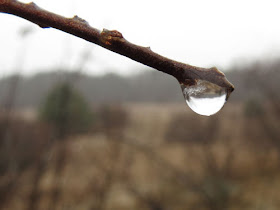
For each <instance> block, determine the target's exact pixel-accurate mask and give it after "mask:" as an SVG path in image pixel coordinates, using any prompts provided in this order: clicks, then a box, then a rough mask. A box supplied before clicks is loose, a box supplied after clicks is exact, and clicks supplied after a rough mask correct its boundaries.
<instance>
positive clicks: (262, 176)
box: [0, 0, 280, 210]
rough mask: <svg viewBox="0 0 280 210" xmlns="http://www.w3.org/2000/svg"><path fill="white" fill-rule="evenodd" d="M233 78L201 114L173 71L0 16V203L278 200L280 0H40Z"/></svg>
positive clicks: (269, 207)
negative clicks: (221, 103) (221, 99)
mask: <svg viewBox="0 0 280 210" xmlns="http://www.w3.org/2000/svg"><path fill="white" fill-rule="evenodd" d="M35 3H37V4H38V5H39V6H40V7H42V8H45V9H47V10H50V11H53V12H56V13H59V14H61V15H65V16H67V17H73V16H74V15H76V14H77V15H78V16H80V17H81V18H84V19H86V20H87V21H88V22H89V24H91V25H92V26H93V27H96V28H98V29H102V28H107V29H112V30H113V29H117V30H119V31H120V32H122V33H123V35H124V37H125V38H126V39H127V40H128V41H131V42H133V43H136V44H139V45H142V46H150V47H151V49H152V50H153V51H155V52H157V53H159V54H162V55H164V56H167V57H169V58H172V59H175V60H178V61H181V62H184V63H189V64H192V65H197V66H200V67H211V66H217V67H218V68H219V69H220V70H222V71H224V72H225V74H226V76H227V78H228V80H229V81H230V82H232V83H233V84H234V85H235V88H236V89H235V91H234V92H233V94H232V95H231V97H230V99H229V101H228V102H227V104H226V105H225V107H224V108H223V109H222V110H221V111H220V112H219V113H217V114H216V115H214V116H211V117H203V116H199V115H197V114H195V113H194V112H192V111H191V110H190V109H189V108H188V107H187V105H186V103H185V101H184V98H183V95H182V92H181V89H180V86H179V84H178V82H177V81H176V79H174V78H172V77H171V76H168V75H165V74H163V73H161V72H158V71H156V70H153V69H151V68H148V67H146V66H144V65H141V64H138V63H136V62H134V61H131V60H129V59H128V58H125V57H122V56H120V55H116V54H114V53H112V52H109V51H107V50H105V49H102V48H100V47H98V46H95V45H93V44H91V43H88V42H86V41H83V40H81V39H79V38H77V37H73V36H71V35H68V34H66V33H63V32H60V31H57V30H54V29H41V28H39V27H38V26H36V25H34V24H32V23H29V22H27V21H25V20H23V19H20V18H18V17H14V16H11V15H7V14H0V20H1V23H2V24H1V33H0V46H1V48H0V209H5V210H6V209H26V210H41V209H42V210H43V209H50V210H51V209H52V210H53V209H73V210H76V209H90V210H109V209H110V210H126V209H135V210H138V209H141V210H142V209H143V210H167V209H168V210H170V209H171V210H173V209H174V210H182V209H192V210H193V209H198V210H226V209H229V210H235V209H254V210H255V209H257V210H263V209H265V210H276V209H279V208H280V192H279V188H280V168H279V164H280V129H279V127H280V98H279V97H280V94H279V90H280V83H279V81H280V56H279V51H280V39H279V37H280V26H279V24H278V23H277V22H278V20H279V19H280V14H279V13H278V11H277V10H278V8H279V7H277V6H279V5H278V4H279V3H278V2H277V1H272V0H269V1H246V2H245V1H241V0H237V1H219V0H214V1H206V0H204V1H203V0H201V1H185V2H181V1H176V0H175V1H172V2H167V1H160V2H159V1H153V2H150V1H148V0H143V1H141V2H138V3H136V2H133V3H132V2H130V1H111V0H108V1H106V2H104V3H103V2H102V1H98V2H91V1H86V0H84V1H77V0H71V1H70V0H68V1H64V0H61V1H43V0H38V1H36V2H35Z"/></svg>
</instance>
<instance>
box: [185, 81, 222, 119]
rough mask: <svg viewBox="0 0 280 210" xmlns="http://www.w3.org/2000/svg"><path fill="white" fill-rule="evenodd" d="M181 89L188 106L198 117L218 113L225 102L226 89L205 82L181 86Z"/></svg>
mask: <svg viewBox="0 0 280 210" xmlns="http://www.w3.org/2000/svg"><path fill="white" fill-rule="evenodd" d="M181 88H182V91H183V95H184V97H185V99H186V103H187V104H188V106H189V107H190V108H191V109H192V110H193V111H194V112H196V113H197V114H200V115H205V116H210V115H213V114H215V113H217V112H218V111H220V110H221V108H222V107H223V106H224V104H225V102H226V96H227V91H226V88H224V87H220V86H218V85H216V84H214V83H211V82H208V81H205V80H198V81H196V84H195V85H191V86H187V85H184V84H181Z"/></svg>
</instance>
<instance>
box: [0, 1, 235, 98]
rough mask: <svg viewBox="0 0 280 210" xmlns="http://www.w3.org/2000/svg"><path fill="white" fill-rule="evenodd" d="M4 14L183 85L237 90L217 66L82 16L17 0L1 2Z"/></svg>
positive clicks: (0, 10)
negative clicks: (157, 49)
mask: <svg viewBox="0 0 280 210" xmlns="http://www.w3.org/2000/svg"><path fill="white" fill-rule="evenodd" d="M0 12H3V13H8V14H13V15H16V16H19V17H22V18H24V19H26V20H29V21H31V22H33V23H35V24H37V25H39V26H40V27H42V28H48V27H52V28H56V29H59V30H61V31H64V32H66V33H69V34H72V35H74V36H77V37H80V38H82V39H85V40H87V41H89V42H92V43H95V44H97V45H99V46H101V47H104V48H106V49H108V50H111V51H113V52H116V53H118V54H121V55H124V56H126V57H128V58H131V59H132V60H135V61H137V62H140V63H142V64H144V65H147V66H150V67H152V68H155V69H157V70H159V71H162V72H164V73H167V74H170V75H172V76H174V77H175V78H176V79H177V80H178V81H179V83H181V84H185V85H193V84H196V80H198V79H202V80H207V81H209V82H212V83H214V84H217V85H219V86H221V87H225V88H226V89H227V92H228V96H227V98H228V97H229V95H230V93H231V92H232V91H233V90H234V86H233V85H232V84H231V83H230V82H229V81H228V80H227V79H226V77H225V75H224V74H223V73H222V72H220V71H219V70H218V69H217V68H215V67H213V68H209V69H207V68H200V67H195V66H191V65H188V64H184V63H180V62H177V61H174V60H171V59H168V58H166V57H163V56H161V55H159V54H157V53H154V52H153V51H152V50H151V49H150V48H149V47H141V46H138V45H135V44H132V43H130V42H128V41H127V40H126V39H125V38H124V37H123V35H122V34H121V33H120V32H118V31H116V30H113V31H110V30H106V29H103V30H102V31H99V30H98V29H95V28H93V27H91V26H90V25H89V24H88V23H87V22H86V21H85V20H83V19H81V18H80V17H78V16H74V17H73V18H65V17H63V16H60V15H57V14H54V13H51V12H48V11H46V10H44V9H41V8H40V7H38V6H37V5H36V4H35V3H29V4H25V3H21V2H18V1H16V0H0Z"/></svg>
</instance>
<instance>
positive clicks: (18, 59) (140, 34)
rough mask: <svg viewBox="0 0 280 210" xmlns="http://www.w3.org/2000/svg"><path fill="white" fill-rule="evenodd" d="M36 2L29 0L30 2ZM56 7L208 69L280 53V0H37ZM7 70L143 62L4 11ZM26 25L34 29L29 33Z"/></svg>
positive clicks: (1, 50) (115, 67) (0, 48)
mask: <svg viewBox="0 0 280 210" xmlns="http://www.w3.org/2000/svg"><path fill="white" fill-rule="evenodd" d="M23 2H29V1H23ZM34 2H35V3H36V4H37V5H38V6H40V7H42V8H44V9H46V10H49V11H52V12H55V13H58V14H60V15H64V16H66V17H73V16H74V15H78V16H79V17H81V18H83V19H85V20H87V21H88V22H89V24H90V25H91V26H93V27H95V28H98V29H100V30H101V29H102V28H107V29H116V30H118V31H120V32H121V33H122V34H123V36H124V37H125V38H126V39H127V40H128V41H130V42H133V43H135V44H138V45H142V46H150V47H151V49H152V50H153V51H155V52H157V53H159V54H161V55H163V56H166V57H169V58H172V59H175V60H177V61H181V62H184V63H189V64H191V65H197V66H201V67H211V66H217V67H218V68H221V69H227V68H229V67H230V66H231V65H232V64H236V63H239V62H244V61H245V62H248V61H253V60H255V59H260V58H262V57H266V58H271V57H279V56H278V55H279V53H280V24H279V20H280V1H279V0H263V1H258V0H233V1H226V0H211V1H210V0H191V1H186V0H184V1H183V0H181V1H179V0H172V1H170V0H169V1H164V0H161V1H152V0H141V1H131V0H130V1H129V0H117V1H116V0H106V1H102V0H99V1H97V0H95V1H94V0H34ZM0 23H1V31H0V74H1V76H3V75H7V74H10V73H12V72H15V71H19V69H20V72H21V73H24V74H32V73H34V72H37V71H38V70H44V69H45V70H47V69H50V68H67V69H69V70H71V69H75V68H76V67H77V66H79V65H81V64H80V59H81V55H83V54H84V52H90V55H91V57H90V59H89V60H88V62H87V63H85V64H84V67H85V69H86V70H85V71H86V72H87V73H91V74H103V73H106V72H113V71H114V72H117V73H124V74H129V73H133V72H134V71H133V69H141V68H143V67H144V66H143V65H142V64H138V63H136V62H134V61H131V60H130V59H128V58H125V57H122V56H120V55H117V54H114V53H112V52H110V51H108V50H105V49H103V48H101V47H99V46H96V45H94V44H91V43H88V42H86V41H83V40H81V39H80V38H77V37H74V36H71V35H68V34H66V33H64V32H61V31H58V30H54V29H41V28H39V27H38V26H36V25H34V24H31V23H29V22H27V21H25V20H23V19H20V18H18V17H15V16H11V15H7V14H0ZM23 31H30V33H27V34H26V35H25V36H22V35H20V34H22V32H23Z"/></svg>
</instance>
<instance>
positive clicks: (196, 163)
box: [6, 104, 280, 210]
mask: <svg viewBox="0 0 280 210" xmlns="http://www.w3.org/2000/svg"><path fill="white" fill-rule="evenodd" d="M124 110H125V111H126V113H127V115H128V121H127V124H126V126H125V127H123V131H122V133H123V134H122V135H120V136H121V137H120V136H118V137H115V136H114V135H112V134H110V133H109V134H108V133H106V132H105V131H102V130H100V131H96V132H94V133H90V134H87V135H81V136H76V137H71V138H70V139H69V140H68V141H65V142H57V143H55V146H53V147H52V148H51V149H50V152H49V153H48V157H47V158H48V162H47V167H46V170H45V173H44V174H43V176H42V178H41V179H40V182H39V186H38V188H39V191H40V194H41V197H40V200H39V205H38V209H47V208H46V206H48V205H49V202H50V201H49V194H50V193H51V192H52V190H53V188H54V180H55V179H58V182H55V183H56V184H58V186H59V188H60V189H61V192H60V198H59V201H58V203H57V205H56V208H57V209H110V210H111V209H114V210H115V209H116V210H118V209H122V210H125V209H151V210H156V209H174V210H177V209H278V208H280V199H279V197H280V193H279V190H278V189H279V188H280V170H279V167H278V165H279V150H277V149H276V148H274V147H265V148H262V147H261V146H260V147H259V146H258V145H257V144H259V143H257V142H259V141H256V144H255V145H254V144H252V142H249V143H248V141H252V139H249V137H250V136H254V133H248V129H249V128H250V129H249V130H254V129H253V127H252V126H258V125H259V124H258V122H257V120H256V119H255V120H254V119H253V120H252V119H247V118H246V117H244V114H243V112H242V106H241V105H236V104H234V105H232V104H228V105H227V106H226V107H225V109H224V110H223V111H222V113H220V114H218V115H217V116H214V117H212V118H205V117H200V116H197V115H194V114H193V113H191V111H190V110H188V109H187V108H186V106H185V105H182V104H180V105H178V104H164V105H163V104H160V105H159V104H126V105H124ZM182 115H183V118H186V122H183V121H182V119H183V118H178V119H180V120H179V122H180V123H179V124H178V125H176V126H175V127H174V128H173V129H174V132H176V129H175V128H176V127H180V126H184V128H185V133H184V129H183V131H181V130H180V132H182V133H181V134H180V135H183V137H182V139H185V141H176V139H172V141H170V136H169V137H167V135H166V133H167V131H168V129H170V123H171V122H173V121H172V120H173V119H174V117H176V116H182ZM188 119H192V120H191V121H188ZM196 120H198V121H196ZM249 121H252V122H251V123H250V124H248V122H249ZM174 122H175V121H174ZM188 123H198V125H200V126H196V127H195V128H196V129H194V128H192V129H191V131H189V130H188V129H189V128H188ZM247 128H248V129H247ZM178 131H179V130H178ZM189 132H192V133H197V134H196V135H195V136H194V137H197V136H198V137H200V138H202V139H203V138H205V139H206V140H204V141H201V142H200V141H198V142H195V141H193V140H192V139H189V138H190V135H189V136H188V135H186V136H184V135H185V134H188V133H189ZM256 132H257V133H258V135H262V138H263V137H266V138H269V137H268V136H266V134H265V133H263V131H261V130H258V131H256ZM171 133H172V132H171ZM248 136H249V137H248ZM262 140H263V141H267V140H266V139H262ZM252 145H254V146H252ZM62 147H63V148H65V151H66V154H67V156H66V157H67V159H66V163H65V165H64V167H63V170H62V173H61V175H60V177H55V176H56V174H55V172H54V165H55V163H56V161H57V157H58V156H59V151H61V150H60V149H59V148H62ZM33 170H34V168H32V167H30V169H28V170H26V172H25V173H24V175H23V176H22V178H21V181H20V183H21V185H20V187H19V190H18V191H17V192H16V193H15V194H13V198H11V199H10V201H9V202H8V203H7V205H6V209H23V206H24V205H25V204H26V201H27V200H28V199H29V197H28V195H29V194H28V192H29V191H30V186H31V185H32V176H33ZM30 181H31V182H30ZM207 193H208V194H207Z"/></svg>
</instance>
